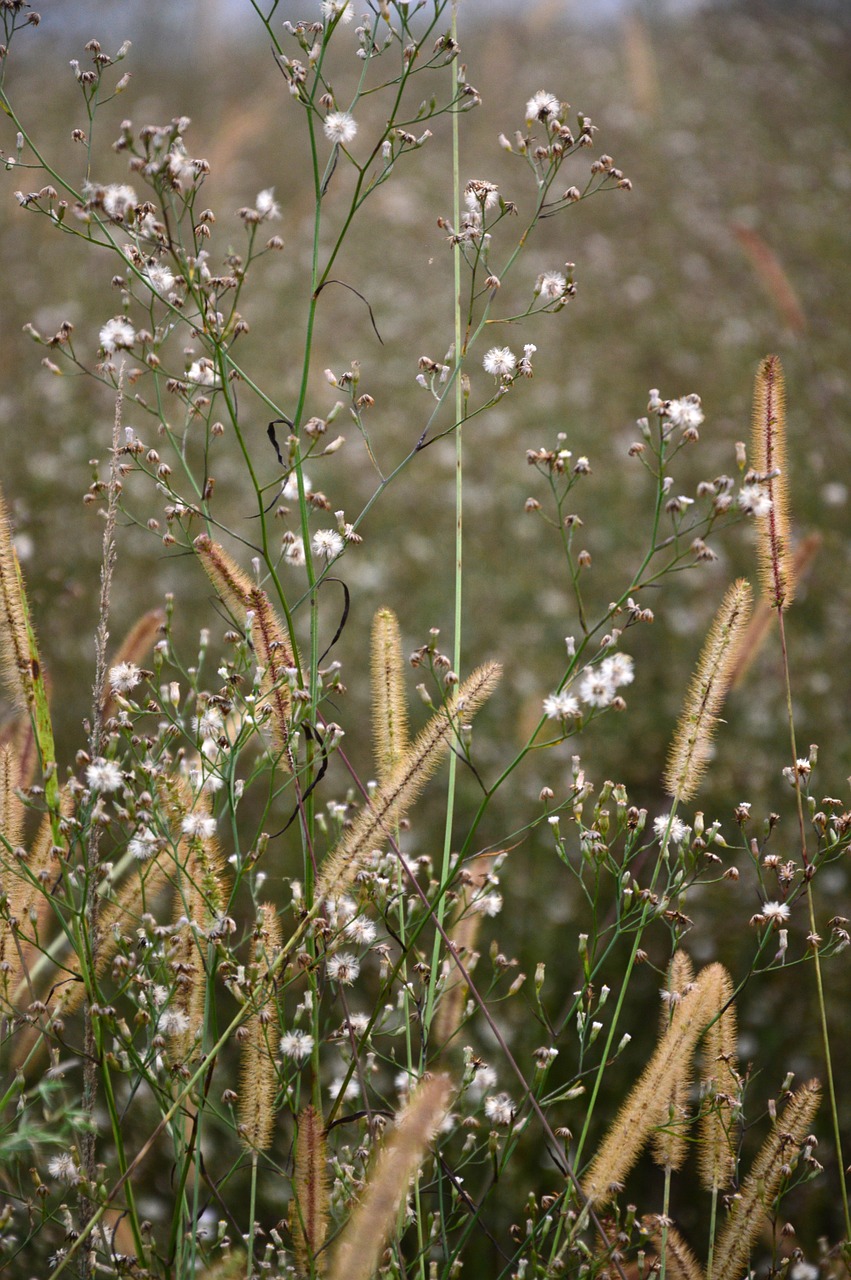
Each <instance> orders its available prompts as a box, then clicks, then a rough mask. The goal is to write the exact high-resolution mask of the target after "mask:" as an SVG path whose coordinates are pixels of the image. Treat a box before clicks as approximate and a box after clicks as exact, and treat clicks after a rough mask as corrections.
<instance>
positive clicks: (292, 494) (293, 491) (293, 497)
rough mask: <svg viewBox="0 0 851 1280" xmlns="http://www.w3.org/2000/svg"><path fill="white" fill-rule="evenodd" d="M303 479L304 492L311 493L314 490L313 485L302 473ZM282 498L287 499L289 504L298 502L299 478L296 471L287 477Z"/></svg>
mask: <svg viewBox="0 0 851 1280" xmlns="http://www.w3.org/2000/svg"><path fill="white" fill-rule="evenodd" d="M301 478H302V481H303V482H304V492H305V493H310V491H311V490H312V488H313V485H312V484H311V482H310V480H309V479H308V477H307V476H306V475H305V474H304V473H303V472H302V477H301ZM281 497H282V498H285V499H286V500H287V502H297V501H298V476H297V475H296V473H295V472H294V471H291V472H290V474H289V475H288V476H287V480H286V484H285V485H284V487H283V489H282V490H281Z"/></svg>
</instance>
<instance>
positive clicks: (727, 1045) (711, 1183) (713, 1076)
mask: <svg viewBox="0 0 851 1280" xmlns="http://www.w3.org/2000/svg"><path fill="white" fill-rule="evenodd" d="M721 1002H722V1003H721V1008H722V1009H723V1013H721V1016H720V1017H716V1019H715V1020H714V1021H713V1022H712V1023H711V1024H710V1026H709V1028H708V1029H707V1032H706V1035H705V1036H704V1039H703V1046H702V1052H701V1067H700V1092H701V1097H702V1104H701V1119H700V1128H699V1131H698V1151H699V1163H700V1179H701V1182H702V1183H703V1185H704V1187H706V1189H707V1190H708V1191H720V1190H722V1189H724V1188H725V1187H727V1186H729V1184H730V1181H731V1179H732V1176H733V1172H734V1168H735V1155H736V1146H737V1139H738V1130H737V1122H736V1117H737V1115H738V1110H739V1093H740V1081H739V1076H738V1071H737V1066H736V1009H735V1006H734V1004H733V980H732V978H731V977H730V975H729V974H728V973H727V972H726V970H725V972H724V975H723V978H722V980H721Z"/></svg>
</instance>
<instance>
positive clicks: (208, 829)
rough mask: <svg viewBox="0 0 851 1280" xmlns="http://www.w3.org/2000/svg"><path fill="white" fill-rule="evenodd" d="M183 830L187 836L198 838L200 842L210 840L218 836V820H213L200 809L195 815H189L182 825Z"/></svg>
mask: <svg viewBox="0 0 851 1280" xmlns="http://www.w3.org/2000/svg"><path fill="white" fill-rule="evenodd" d="M181 830H182V832H183V834H184V835H185V836H196V837H197V838H198V839H199V840H209V838H210V837H211V836H214V835H215V834H216V819H215V818H211V817H210V815H209V814H208V813H204V811H203V810H202V809H198V810H196V811H195V812H194V813H187V815H186V817H185V818H184V819H183V822H182V823H181Z"/></svg>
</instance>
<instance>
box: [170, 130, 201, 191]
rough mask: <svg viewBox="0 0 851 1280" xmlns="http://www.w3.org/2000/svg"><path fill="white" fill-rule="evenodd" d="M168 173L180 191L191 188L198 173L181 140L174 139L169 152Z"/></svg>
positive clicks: (198, 170)
mask: <svg viewBox="0 0 851 1280" xmlns="http://www.w3.org/2000/svg"><path fill="white" fill-rule="evenodd" d="M168 171H169V174H170V176H171V179H172V181H173V182H174V183H175V185H176V186H177V187H179V189H180V190H181V191H186V190H187V188H189V187H191V186H192V184H193V182H194V181H195V179H196V178H197V177H198V175H199V173H200V169H199V167H197V166H196V163H195V161H194V160H193V159H192V158H191V157H190V156H188V155H187V154H186V148H185V147H184V145H183V139H182V138H176V139H175V142H174V146H173V147H172V149H171V151H170V152H169V157H168Z"/></svg>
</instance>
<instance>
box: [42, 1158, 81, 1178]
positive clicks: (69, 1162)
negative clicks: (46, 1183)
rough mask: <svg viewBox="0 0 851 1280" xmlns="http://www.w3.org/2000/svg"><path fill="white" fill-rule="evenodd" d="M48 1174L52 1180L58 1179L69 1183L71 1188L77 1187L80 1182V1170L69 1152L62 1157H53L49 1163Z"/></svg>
mask: <svg viewBox="0 0 851 1280" xmlns="http://www.w3.org/2000/svg"><path fill="white" fill-rule="evenodd" d="M47 1172H48V1173H49V1174H50V1176H51V1178H56V1179H57V1180H58V1181H60V1182H67V1183H68V1185H69V1186H76V1185H77V1183H78V1182H79V1181H80V1170H79V1169H78V1168H77V1166H76V1164H75V1163H74V1158H73V1156H71V1155H69V1154H68V1152H67V1151H63V1152H62V1154H61V1155H58V1156H53V1157H52V1159H50V1160H48V1162H47Z"/></svg>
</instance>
